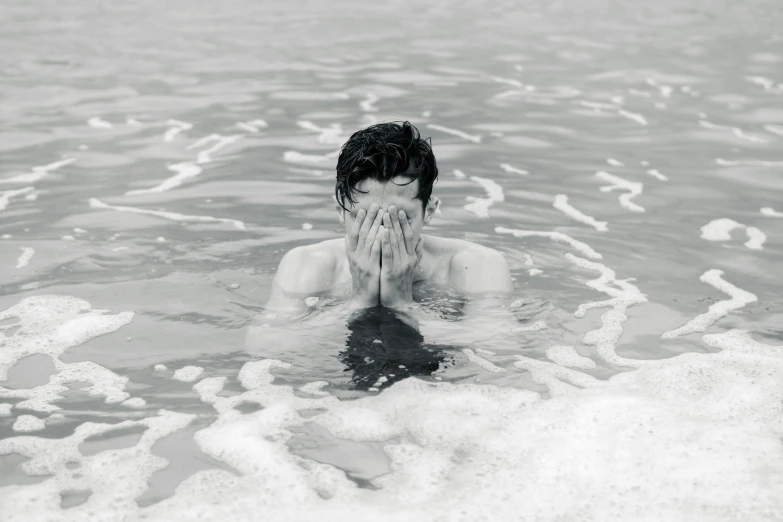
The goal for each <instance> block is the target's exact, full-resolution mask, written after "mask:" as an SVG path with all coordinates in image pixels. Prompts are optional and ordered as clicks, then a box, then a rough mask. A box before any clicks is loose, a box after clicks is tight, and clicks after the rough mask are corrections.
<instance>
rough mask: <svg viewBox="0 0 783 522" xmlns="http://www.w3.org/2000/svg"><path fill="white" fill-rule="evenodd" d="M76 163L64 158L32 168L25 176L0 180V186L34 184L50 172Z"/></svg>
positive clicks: (20, 175)
mask: <svg viewBox="0 0 783 522" xmlns="http://www.w3.org/2000/svg"><path fill="white" fill-rule="evenodd" d="M74 161H76V158H65V159H63V160H60V161H55V162H54V163H49V164H48V165H41V166H36V167H33V168H32V172H28V173H26V174H19V175H17V176H12V177H10V178H6V179H0V184H3V183H35V182H36V181H40V180H41V179H43V178H45V177H46V176H47V175H48V174H49V173H50V172H53V171H55V170H57V169H60V168H62V167H64V166H66V165H70V164H71V163H73V162H74Z"/></svg>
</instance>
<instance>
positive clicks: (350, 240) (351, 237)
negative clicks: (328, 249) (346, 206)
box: [346, 208, 367, 252]
mask: <svg viewBox="0 0 783 522" xmlns="http://www.w3.org/2000/svg"><path fill="white" fill-rule="evenodd" d="M366 215H367V212H365V211H364V209H363V208H362V209H359V212H357V213H356V219H354V220H353V226H351V230H350V231H349V232H348V236H347V237H346V241H347V243H346V245H347V247H348V251H349V252H353V251H354V250H356V245H358V244H359V230H361V228H362V223H364V218H365V216H366Z"/></svg>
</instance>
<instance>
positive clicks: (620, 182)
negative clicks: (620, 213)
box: [595, 171, 644, 212]
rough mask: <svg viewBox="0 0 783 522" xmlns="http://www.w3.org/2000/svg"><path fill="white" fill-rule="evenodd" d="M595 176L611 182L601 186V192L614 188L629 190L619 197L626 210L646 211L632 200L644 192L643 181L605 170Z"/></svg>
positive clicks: (610, 190)
mask: <svg viewBox="0 0 783 522" xmlns="http://www.w3.org/2000/svg"><path fill="white" fill-rule="evenodd" d="M595 176H596V177H597V178H598V179H601V180H603V181H606V182H607V183H609V185H607V186H604V187H601V189H600V190H601V192H612V191H613V190H626V191H627V192H626V193H625V194H620V197H619V198H618V200H619V201H620V206H621V207H623V208H624V209H626V210H630V211H631V212H644V208H643V207H642V206H640V205H638V204H636V203H634V202H633V201H631V199H633V198H635V197H636V196H638V195H640V194H641V193H642V189H643V188H644V184H643V183H641V182H637V181H628V180H627V179H623V178H621V177H619V176H615V175H614V174H609V173H608V172H604V171H599V172H596V173H595Z"/></svg>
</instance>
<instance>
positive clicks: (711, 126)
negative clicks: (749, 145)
mask: <svg viewBox="0 0 783 522" xmlns="http://www.w3.org/2000/svg"><path fill="white" fill-rule="evenodd" d="M699 125H701V126H702V127H704V128H705V129H711V130H728V131H730V132H731V133H732V134H734V135H735V136H736V137H738V138H740V139H743V140H746V141H752V142H755V143H769V141H768V140H766V139H765V138H761V137H759V136H753V135H751V134H747V133H746V132H745V131H743V130H742V129H740V128H739V127H731V126H729V125H718V124H717V123H712V122H709V121H707V120H699Z"/></svg>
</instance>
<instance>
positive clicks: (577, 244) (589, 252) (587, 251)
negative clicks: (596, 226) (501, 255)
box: [495, 227, 603, 259]
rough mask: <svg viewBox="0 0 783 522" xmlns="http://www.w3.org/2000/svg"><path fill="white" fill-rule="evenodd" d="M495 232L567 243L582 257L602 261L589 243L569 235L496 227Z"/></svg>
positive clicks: (600, 256)
mask: <svg viewBox="0 0 783 522" xmlns="http://www.w3.org/2000/svg"><path fill="white" fill-rule="evenodd" d="M495 232H496V233H498V234H511V235H512V236H514V237H518V238H523V237H546V238H549V239H551V240H552V241H555V242H559V243H566V244H568V245H570V246H571V248H573V249H574V250H577V251H579V252H580V253H581V254H582V255H584V256H586V257H589V258H591V259H601V258H602V257H603V256H602V255H601V254H599V253H598V252H596V251H595V250H593V249H592V247H590V245H588V244H587V243H583V242H582V241H579V240H577V239H574V238H572V237H571V236H569V235H566V234H563V233H562V232H544V231H540V230H520V229H515V228H506V227H495Z"/></svg>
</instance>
